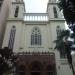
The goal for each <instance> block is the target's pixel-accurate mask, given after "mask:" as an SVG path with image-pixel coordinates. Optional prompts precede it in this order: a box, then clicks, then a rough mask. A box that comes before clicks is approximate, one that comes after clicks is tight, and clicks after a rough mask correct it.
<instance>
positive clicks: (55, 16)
mask: <svg viewBox="0 0 75 75" xmlns="http://www.w3.org/2000/svg"><path fill="white" fill-rule="evenodd" d="M53 11H54V18H58V15H57V10H56V7H53Z"/></svg>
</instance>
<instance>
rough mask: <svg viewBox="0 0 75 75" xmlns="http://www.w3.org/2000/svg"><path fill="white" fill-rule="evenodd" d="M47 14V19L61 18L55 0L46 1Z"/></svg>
mask: <svg viewBox="0 0 75 75" xmlns="http://www.w3.org/2000/svg"><path fill="white" fill-rule="evenodd" d="M47 12H48V15H49V19H51V18H63V15H62V13H61V12H60V10H59V7H58V2H57V0H49V1H48V5H47Z"/></svg>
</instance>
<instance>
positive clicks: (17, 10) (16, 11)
mask: <svg viewBox="0 0 75 75" xmlns="http://www.w3.org/2000/svg"><path fill="white" fill-rule="evenodd" d="M18 12H19V6H16V9H15V14H14V16H15V17H18Z"/></svg>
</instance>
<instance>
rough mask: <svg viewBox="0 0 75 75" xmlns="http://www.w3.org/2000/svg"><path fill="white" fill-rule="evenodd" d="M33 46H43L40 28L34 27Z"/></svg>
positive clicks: (32, 34)
mask: <svg viewBox="0 0 75 75" xmlns="http://www.w3.org/2000/svg"><path fill="white" fill-rule="evenodd" d="M31 45H41V33H40V30H39V28H38V27H34V28H33V30H32V33H31Z"/></svg>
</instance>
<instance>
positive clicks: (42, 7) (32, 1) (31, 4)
mask: <svg viewBox="0 0 75 75" xmlns="http://www.w3.org/2000/svg"><path fill="white" fill-rule="evenodd" d="M24 2H25V8H26V12H29V13H30V12H31V13H33V12H34V13H45V12H46V9H47V3H48V0H24Z"/></svg>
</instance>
